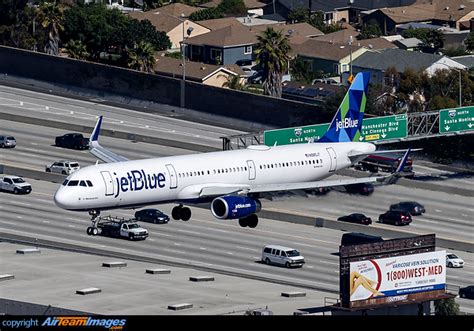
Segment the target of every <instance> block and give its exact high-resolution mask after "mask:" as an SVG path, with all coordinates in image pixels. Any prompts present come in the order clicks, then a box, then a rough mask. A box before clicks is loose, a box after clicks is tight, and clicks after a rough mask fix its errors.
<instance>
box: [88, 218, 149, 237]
mask: <svg viewBox="0 0 474 331" xmlns="http://www.w3.org/2000/svg"><path fill="white" fill-rule="evenodd" d="M87 234H88V235H92V236H95V235H99V234H100V235H102V236H106V237H121V238H126V239H129V240H145V239H146V238H147V237H148V230H147V229H145V228H142V227H141V226H140V225H139V224H138V223H137V222H134V221H132V220H125V219H120V218H118V217H112V216H106V217H101V218H100V219H99V221H98V222H97V227H89V228H88V229H87Z"/></svg>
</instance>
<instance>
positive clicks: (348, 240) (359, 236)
mask: <svg viewBox="0 0 474 331" xmlns="http://www.w3.org/2000/svg"><path fill="white" fill-rule="evenodd" d="M381 241H384V240H383V238H382V237H378V236H371V235H369V234H365V233H358V232H349V233H344V234H343V235H342V237H341V245H343V246H346V245H361V244H368V243H375V242H381Z"/></svg>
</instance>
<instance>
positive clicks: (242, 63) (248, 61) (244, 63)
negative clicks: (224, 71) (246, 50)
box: [235, 59, 252, 67]
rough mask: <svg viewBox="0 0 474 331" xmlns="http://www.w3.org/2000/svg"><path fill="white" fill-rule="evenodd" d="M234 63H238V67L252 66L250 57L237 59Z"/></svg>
mask: <svg viewBox="0 0 474 331" xmlns="http://www.w3.org/2000/svg"><path fill="white" fill-rule="evenodd" d="M235 64H236V65H238V66H239V67H242V66H252V60H251V59H242V60H237V61H235Z"/></svg>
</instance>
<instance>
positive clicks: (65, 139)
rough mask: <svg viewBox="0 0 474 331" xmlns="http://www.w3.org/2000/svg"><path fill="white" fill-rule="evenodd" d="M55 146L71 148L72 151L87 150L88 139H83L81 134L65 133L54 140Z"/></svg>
mask: <svg viewBox="0 0 474 331" xmlns="http://www.w3.org/2000/svg"><path fill="white" fill-rule="evenodd" d="M54 142H55V144H56V146H58V147H65V148H72V149H88V148H89V139H88V138H85V137H84V136H83V135H82V134H81V133H67V134H65V135H62V136H58V137H56V139H55V140H54Z"/></svg>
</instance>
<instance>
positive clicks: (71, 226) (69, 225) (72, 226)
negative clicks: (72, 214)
mask: <svg viewBox="0 0 474 331" xmlns="http://www.w3.org/2000/svg"><path fill="white" fill-rule="evenodd" d="M67 226H68V227H70V228H75V227H76V226H75V225H71V224H68V225H67Z"/></svg>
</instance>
